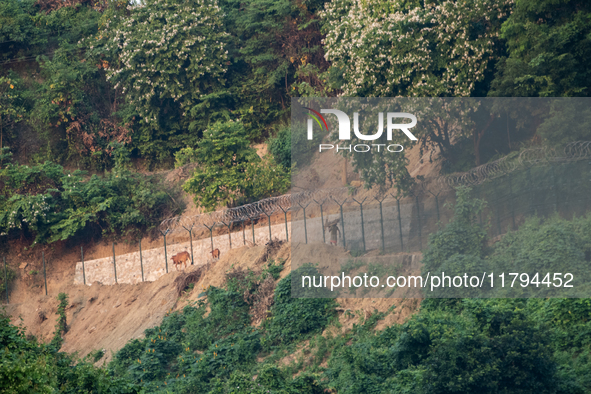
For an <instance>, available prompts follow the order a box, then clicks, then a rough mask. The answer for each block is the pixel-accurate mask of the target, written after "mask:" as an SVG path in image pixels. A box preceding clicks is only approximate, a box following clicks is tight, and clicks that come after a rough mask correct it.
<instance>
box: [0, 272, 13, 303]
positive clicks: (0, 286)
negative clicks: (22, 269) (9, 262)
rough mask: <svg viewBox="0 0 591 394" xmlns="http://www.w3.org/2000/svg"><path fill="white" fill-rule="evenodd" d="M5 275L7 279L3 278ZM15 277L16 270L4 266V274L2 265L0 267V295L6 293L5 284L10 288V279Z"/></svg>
mask: <svg viewBox="0 0 591 394" xmlns="http://www.w3.org/2000/svg"><path fill="white" fill-rule="evenodd" d="M5 277H6V279H7V281H6V280H5ZM15 279H16V272H14V270H12V269H10V268H8V267H6V275H5V273H4V267H0V297H3V296H5V294H6V286H8V289H9V290H10V284H11V283H12V281H14V280H15Z"/></svg>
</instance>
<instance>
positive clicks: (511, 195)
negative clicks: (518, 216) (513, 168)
mask: <svg viewBox="0 0 591 394" xmlns="http://www.w3.org/2000/svg"><path fill="white" fill-rule="evenodd" d="M507 176H508V179H509V200H510V202H511V204H510V205H511V219H512V221H513V231H515V230H517V226H516V225H515V206H514V205H513V182H512V181H511V179H512V177H511V174H508V175H507Z"/></svg>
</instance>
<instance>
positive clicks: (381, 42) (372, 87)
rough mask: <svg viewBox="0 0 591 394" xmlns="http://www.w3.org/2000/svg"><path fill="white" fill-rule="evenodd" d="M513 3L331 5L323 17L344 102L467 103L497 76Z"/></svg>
mask: <svg viewBox="0 0 591 394" xmlns="http://www.w3.org/2000/svg"><path fill="white" fill-rule="evenodd" d="M513 3H514V0H444V1H441V0H439V1H433V0H431V1H429V0H426V1H424V2H418V1H411V2H409V1H408V0H392V1H384V0H333V1H332V2H330V3H328V4H327V5H326V9H325V11H324V13H323V14H322V17H323V18H324V19H325V20H326V21H327V23H326V24H325V25H324V32H325V33H326V38H325V40H324V44H325V53H326V59H327V60H328V61H330V62H332V66H333V67H335V68H337V69H338V70H339V71H340V72H339V77H340V78H339V79H340V81H339V82H340V83H339V84H340V85H341V86H340V88H341V89H342V96H363V97H401V96H416V97H421V96H423V97H424V96H429V97H441V96H445V97H466V96H471V95H474V93H475V90H476V88H477V85H478V84H479V83H481V82H483V81H484V79H485V78H486V77H487V76H488V75H492V67H493V66H494V60H495V59H496V57H497V56H496V55H497V52H498V51H499V47H500V42H499V34H500V26H501V24H502V22H503V21H504V20H505V19H506V17H507V16H508V14H509V13H510V11H511V8H512V5H513Z"/></svg>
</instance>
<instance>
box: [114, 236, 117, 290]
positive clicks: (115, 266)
mask: <svg viewBox="0 0 591 394" xmlns="http://www.w3.org/2000/svg"><path fill="white" fill-rule="evenodd" d="M113 272H115V283H117V263H116V262H115V242H113Z"/></svg>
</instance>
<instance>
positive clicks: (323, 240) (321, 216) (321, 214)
mask: <svg viewBox="0 0 591 394" xmlns="http://www.w3.org/2000/svg"><path fill="white" fill-rule="evenodd" d="M314 202H315V203H316V204H318V205H320V221H321V222H322V242H324V243H326V231H324V212H323V211H322V206H323V205H324V203H325V202H326V200H323V201H322V204H321V203H319V202H318V201H316V200H314Z"/></svg>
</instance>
